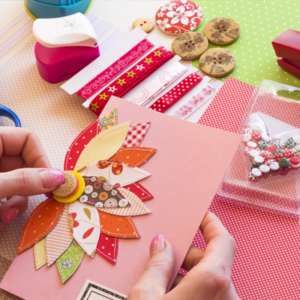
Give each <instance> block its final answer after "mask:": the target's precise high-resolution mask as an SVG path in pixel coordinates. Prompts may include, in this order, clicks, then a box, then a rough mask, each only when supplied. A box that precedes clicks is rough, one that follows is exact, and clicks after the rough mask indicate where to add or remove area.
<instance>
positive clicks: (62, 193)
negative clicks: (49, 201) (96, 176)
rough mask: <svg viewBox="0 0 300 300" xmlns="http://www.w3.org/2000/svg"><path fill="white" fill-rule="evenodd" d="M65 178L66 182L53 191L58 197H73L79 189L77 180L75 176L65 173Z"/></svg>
mask: <svg viewBox="0 0 300 300" xmlns="http://www.w3.org/2000/svg"><path fill="white" fill-rule="evenodd" d="M64 177H65V182H64V183H63V184H62V185H59V186H58V187H57V188H56V189H54V190H53V191H52V193H53V194H54V195H56V196H59V197H67V196H69V195H71V194H72V193H73V192H74V191H75V189H76V187H77V179H76V176H75V175H74V174H72V173H70V172H67V171H64Z"/></svg>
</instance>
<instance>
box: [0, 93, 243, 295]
mask: <svg viewBox="0 0 300 300" xmlns="http://www.w3.org/2000/svg"><path fill="white" fill-rule="evenodd" d="M74 138H76V137H74ZM85 141H86V142H85ZM240 141H241V136H239V135H236V134H233V133H230V132H225V131H221V130H218V129H214V128H210V127H206V126H202V125H196V124H193V123H189V122H186V121H183V120H178V119H176V118H173V117H170V116H167V115H164V114H162V113H159V112H156V111H152V110H150V109H147V108H145V107H141V106H138V105H136V104H132V103H129V102H127V101H125V100H122V99H119V98H116V97H112V98H111V100H110V101H109V103H108V104H107V106H106V107H105V110H104V111H103V112H102V114H101V115H100V117H99V119H97V120H96V121H95V122H94V123H92V124H91V125H90V126H89V127H88V128H87V129H85V130H84V131H83V132H82V133H81V134H80V135H79V136H78V137H77V138H76V139H75V140H74V142H73V144H72V145H71V147H70V149H69V150H68V151H66V152H67V155H66V158H65V169H66V170H75V171H78V172H79V173H80V174H81V175H82V176H83V178H85V187H86V188H85V190H84V193H83V194H82V196H81V197H80V198H79V199H78V200H77V201H75V202H73V203H71V204H68V205H66V204H65V205H61V204H60V205H56V203H55V202H54V200H53V199H49V200H46V201H48V202H45V203H44V204H41V206H40V207H38V208H37V209H36V212H41V213H35V214H32V215H31V216H30V220H29V221H28V222H27V223H26V224H25V228H24V231H23V233H22V237H21V241H20V245H19V255H18V256H17V257H16V259H15V260H14V262H13V263H12V265H11V267H10V269H9V270H8V272H7V274H6V275H5V277H4V279H3V280H2V282H1V285H0V288H2V289H4V290H6V291H8V292H10V293H12V294H14V295H16V296H19V297H21V298H24V299H75V298H76V297H77V295H78V294H79V292H80V290H81V288H82V287H83V285H84V283H85V282H86V280H87V279H89V280H91V281H94V282H98V283H100V284H101V285H102V286H104V287H107V288H109V289H113V290H115V291H118V292H120V293H122V294H125V295H127V294H128V293H129V291H130V290H131V288H132V287H133V286H134V284H135V283H136V282H137V280H138V279H139V277H140V276H141V274H142V272H143V269H144V266H145V264H146V263H147V261H148V259H149V246H150V243H151V240H152V239H153V237H154V236H155V235H157V234H163V235H164V236H165V238H166V239H168V240H169V241H170V243H171V244H172V246H173V248H174V252H175V255H176V265H175V269H174V274H173V279H174V278H175V276H176V274H177V272H178V269H179V268H180V266H181V264H182V262H183V260H184V257H185V255H186V253H187V251H188V249H189V247H190V244H191V242H192V240H193V238H194V236H195V233H196V232H197V229H198V227H199V225H200V224H201V221H202V219H203V217H204V216H205V213H206V211H207V209H208V207H209V205H210V203H211V201H212V199H213V197H214V195H215V193H216V191H217V189H218V186H219V184H220V182H221V180H222V178H223V176H224V174H225V172H226V170H227V168H228V166H229V164H230V161H231V160H232V158H233V155H234V153H235V152H236V149H237V147H238V145H239V143H240ZM220 149H222V151H220ZM128 153H129V154H128ZM105 179H107V181H105ZM102 188H103V190H101V189H102ZM141 189H142V191H141ZM100 190H101V193H100ZM108 190H109V194H110V196H109V197H108V199H107V195H106V194H107V191H108ZM96 194H97V195H96ZM57 203H58V202H57ZM42 205H43V206H42ZM47 207H49V209H50V210H51V212H53V219H54V218H56V219H59V221H55V223H54V224H52V223H50V224H49V226H48V227H47V228H48V229H49V231H48V232H47V233H43V231H42V230H41V229H40V228H41V226H38V227H36V225H34V224H35V223H36V221H38V222H39V216H43V215H44V212H46V211H47ZM57 214H58V215H59V216H60V218H59V217H58V218H57ZM48 215H50V214H48ZM68 215H69V216H68ZM41 219H43V218H42V217H41ZM107 219H109V221H107ZM121 219H122V220H125V219H126V220H127V221H126V222H127V226H123V227H119V226H118V224H117V223H118V221H119V220H121ZM43 220H45V221H46V219H43ZM43 220H42V221H43ZM67 220H69V224H70V228H71V234H70V232H69V231H68V227H66V226H64V224H65V223H67ZM31 221H32V222H31ZM63 221H64V222H63ZM86 224H88V225H86ZM129 224H130V226H131V227H130V226H129ZM32 226H33V227H32ZM51 226H52V228H50V227H51ZM126 228H127V229H128V228H130V230H129V229H128V231H126V230H127V229H126ZM31 231H32V232H31ZM33 231H35V232H33ZM62 232H64V239H63V240H64V245H63V243H60V244H59V247H60V253H59V254H57V255H56V254H55V253H54V251H52V252H51V251H49V249H50V250H51V249H52V248H53V247H52V248H51V245H52V246H53V244H55V235H57V233H62ZM37 233H38V234H39V239H37V238H36V237H35V234H37ZM43 234H44V236H43ZM72 236H73V237H72ZM42 238H45V240H44V241H43V240H41V239H42ZM72 239H73V240H72ZM95 241H97V243H95ZM49 245H50V246H49ZM57 245H58V244H56V246H57ZM99 245H100V246H101V247H98V246H99ZM116 245H117V246H116ZM64 247H65V248H64ZM102 247H104V248H102ZM106 248H108V250H107V249H106ZM44 249H46V251H45V252H44V253H43V251H44ZM63 249H64V250H63ZM63 251H65V252H63ZM43 254H44V255H43ZM68 255H71V256H70V257H71V258H70V257H68ZM72 255H73V256H72ZM55 260H56V261H55ZM74 266H76V268H75V267H74Z"/></svg>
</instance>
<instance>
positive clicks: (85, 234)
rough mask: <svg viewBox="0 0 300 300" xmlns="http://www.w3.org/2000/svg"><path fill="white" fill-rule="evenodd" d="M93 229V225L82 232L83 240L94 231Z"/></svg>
mask: <svg viewBox="0 0 300 300" xmlns="http://www.w3.org/2000/svg"><path fill="white" fill-rule="evenodd" d="M94 229H95V227H92V228H90V229H89V230H87V231H86V232H85V233H84V235H83V236H82V239H83V240H85V239H87V238H88V237H89V236H90V235H91V234H92V232H93V231H94Z"/></svg>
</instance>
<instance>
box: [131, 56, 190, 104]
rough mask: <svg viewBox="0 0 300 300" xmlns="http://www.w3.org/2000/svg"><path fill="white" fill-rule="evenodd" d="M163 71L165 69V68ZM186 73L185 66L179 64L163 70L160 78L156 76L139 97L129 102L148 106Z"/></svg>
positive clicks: (138, 94)
mask: <svg viewBox="0 0 300 300" xmlns="http://www.w3.org/2000/svg"><path fill="white" fill-rule="evenodd" d="M161 69H163V67H162V68H161ZM186 71H187V68H186V67H185V66H183V65H182V64H180V63H178V62H176V63H174V65H172V67H170V68H168V69H164V70H162V71H161V72H160V74H159V75H158V76H155V78H154V79H153V80H152V81H151V82H149V83H148V84H147V86H145V87H144V88H142V89H141V90H140V91H138V92H137V95H136V96H133V97H132V98H131V99H128V101H130V102H133V103H136V104H138V105H143V106H145V105H147V104H148V103H149V102H151V101H152V100H153V99H154V98H155V97H156V96H158V95H159V94H160V93H161V92H162V91H163V90H164V89H166V88H167V87H168V86H170V85H171V84H172V83H173V82H175V81H176V80H177V79H178V78H179V77H181V76H182V75H183V74H184V73H185V72H186ZM126 100H127V99H126Z"/></svg>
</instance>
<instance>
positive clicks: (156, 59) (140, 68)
mask: <svg viewBox="0 0 300 300" xmlns="http://www.w3.org/2000/svg"><path fill="white" fill-rule="evenodd" d="M172 57H174V55H173V54H172V52H170V51H168V50H167V49H166V48H165V47H159V48H157V49H155V50H153V51H152V52H150V53H149V54H148V55H147V56H146V57H144V58H143V59H141V60H140V61H139V62H138V63H137V64H136V65H134V66H133V67H132V68H131V69H129V70H128V71H126V72H125V73H124V74H122V75H121V76H120V77H119V78H118V79H116V80H115V81H114V82H112V83H111V84H110V85H109V86H108V87H107V88H105V89H104V90H103V91H102V92H101V93H100V94H99V95H97V96H96V97H95V98H94V99H93V101H92V102H91V103H90V106H89V109H90V110H91V111H92V112H93V113H95V114H96V115H98V116H99V115H100V113H101V112H102V110H103V109H104V107H105V105H106V103H107V102H108V100H109V98H110V97H111V96H116V97H122V96H124V95H125V94H126V93H127V92H129V91H130V90H131V89H132V88H134V87H135V86H136V85H138V84H139V83H140V82H141V81H143V80H144V79H145V78H147V77H148V76H149V75H151V74H152V73H153V72H154V71H155V70H157V69H158V68H159V67H161V66H162V65H163V64H164V63H166V62H167V61H168V60H169V59H171V58H172Z"/></svg>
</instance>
